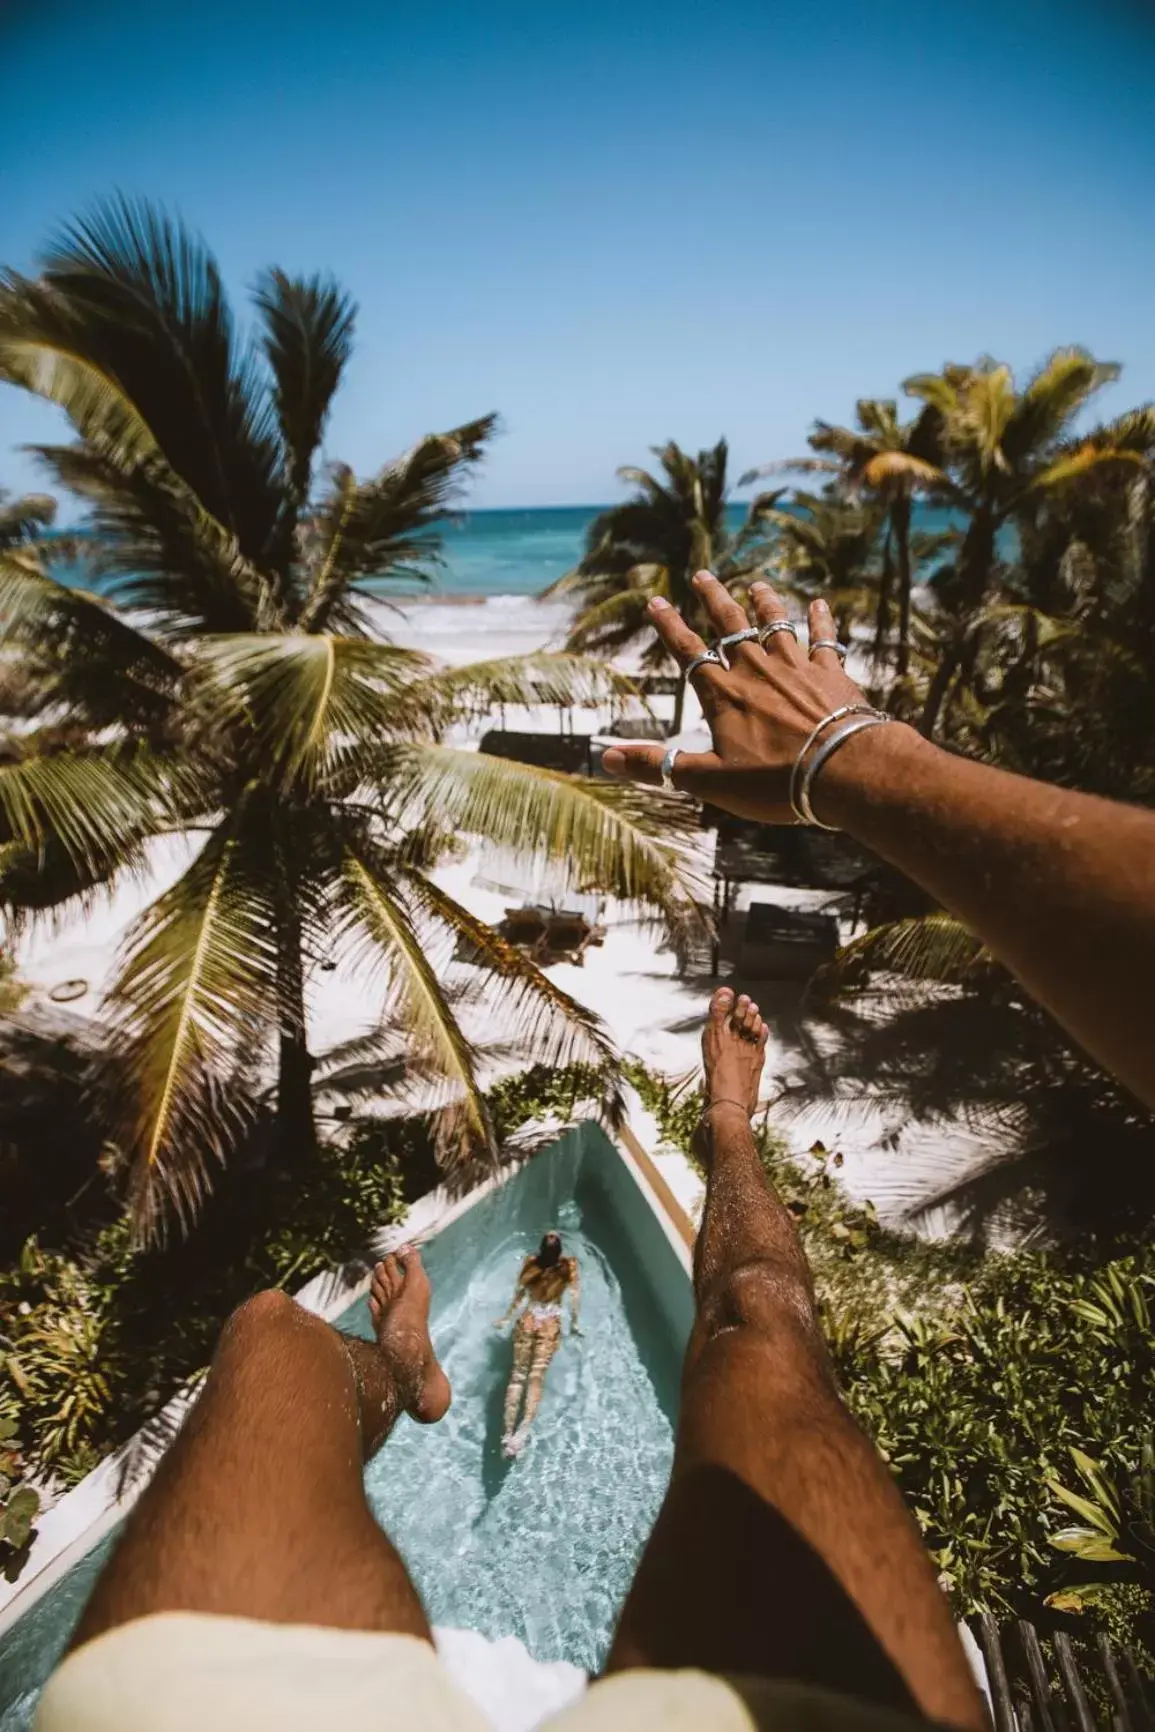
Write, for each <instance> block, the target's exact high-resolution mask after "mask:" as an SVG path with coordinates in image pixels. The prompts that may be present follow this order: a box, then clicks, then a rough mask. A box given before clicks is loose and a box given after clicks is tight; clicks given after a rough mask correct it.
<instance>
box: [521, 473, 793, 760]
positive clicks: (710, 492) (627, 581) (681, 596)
mask: <svg viewBox="0 0 1155 1732" xmlns="http://www.w3.org/2000/svg"><path fill="white" fill-rule="evenodd" d="M653 452H654V456H655V457H656V458H657V459H658V465H659V470H660V473H659V474H658V475H654V474H651V472H650V471H649V470H647V469H637V468H633V467H629V466H627V467H625V468H622V469H619V470H618V478H619V479H620V480H622V481H625V482H628V483H629V484H630V486H632V488H633V490H634V491H633V492H632V493H631V495H630V497H629V498H628V499H626V500H624V501H623V502H622V503H621V504H620V505H612V506H610V508H609V509H608V510H607V511H603V512H601V513H600V514H599V515H598V516H597V517H596V518H595V519H594V521H593V522H592V523H591V524H590V526H589V529H588V530H587V532H586V551H585V553H584V555H583V556H582V558H581V560H580V561H579V563H578V564H577V565H576V566H574V568H573V570H572V571H568V572H566V573H565V575H564V576H563V577H561V578H559V579H558V581H557V582H556V583H554V584H552V585H551V586H550V588H549V589H548V590H546V592H545V593H546V595H547V596H567V597H572V598H573V599H574V602H575V611H574V617H573V621H572V623H571V625H570V629H569V637H568V639H567V647H568V648H569V649H570V650H574V651H578V650H600V651H607V650H609V651H613V650H620V649H623V648H625V647H626V646H627V645H630V644H634V643H637V642H640V644H641V658H640V659H641V665H642V666H643V667H644V668H648V669H661V668H668V669H670V670H673V669H674V663H673V662H672V660H671V659H670V657H669V656H668V654H667V652H666V650H665V647H664V645H663V644H661V643H660V642H659V641H658V640H657V639H656V638H655V637H654V634H653V633H652V632H651V631H650V629H649V627H648V624H647V618H646V607H647V604H648V603H649V601H650V600H651V598H652V597H654V596H663V597H664V598H665V599H666V600H667V601H671V602H673V604H674V606H675V607H676V608H678V609H679V610H680V611H681V612H682V613H683V614H684V615H685V616H686V617H687V618H688V619H689V620H690V621H691V623H692V624H694V625H696V626H701V625H705V621H704V619H703V618H702V615H701V610H700V608H699V605H698V602H697V598H696V596H695V593H694V591H693V589H692V588H691V587H690V580H691V578H692V577H693V575H694V573H695V572H696V571H702V570H709V571H713V572H714V573H716V575H717V576H719V577H720V578H722V580H723V581H724V582H726V583H733V584H738V583H740V582H741V581H742V580H743V579H744V578H749V577H750V576H751V575H752V574H753V573H754V572H756V571H758V570H759V569H760V567H761V549H762V544H763V541H764V539H765V538H764V535H763V530H762V524H761V518H760V514H759V512H758V510H757V509H752V510H751V511H750V513H749V514H748V516H747V519H746V522H745V523H744V524H743V525H742V527H741V528H740V529H738V530H734V529H732V528H731V527H730V524H729V522H728V520H727V505H728V498H729V480H728V473H727V471H728V463H729V447H728V446H727V444H726V441H725V440H724V439H719V441H718V443H717V444H716V445H714V446H712V447H710V448H709V449H707V450H704V451H699V453H698V455H697V457H692V456H690V454H689V453H688V452H686V451H683V450H682V449H681V447H680V446H679V445H676V444H675V443H674V441H673V440H670V441H668V443H667V444H665V445H655V446H654V448H653ZM685 693H686V687H685V681H684V679H681V678H679V679H678V684H677V691H676V693H675V698H674V717H673V725H672V731H673V732H674V733H675V734H676V733H678V732H679V731H680V729H681V726H682V715H683V708H684V704H685Z"/></svg>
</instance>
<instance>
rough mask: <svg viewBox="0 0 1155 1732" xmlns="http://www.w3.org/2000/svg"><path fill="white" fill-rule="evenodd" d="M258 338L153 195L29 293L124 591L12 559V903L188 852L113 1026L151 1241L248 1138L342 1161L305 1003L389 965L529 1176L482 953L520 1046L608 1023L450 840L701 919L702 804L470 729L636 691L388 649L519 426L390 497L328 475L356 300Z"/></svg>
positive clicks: (44, 362) (119, 1117)
mask: <svg viewBox="0 0 1155 1732" xmlns="http://www.w3.org/2000/svg"><path fill="white" fill-rule="evenodd" d="M255 313H256V335H255V338H254V339H253V340H251V341H241V340H240V339H239V338H238V335H237V332H236V330H235V327H234V322H233V317H232V314H231V311H230V308H229V306H228V303H227V301H226V298H225V295H224V292H223V289H222V285H221V280H220V275H219V271H218V268H217V266H216V264H215V262H214V260H213V258H212V256H211V255H210V254H209V253H208V251H207V250H206V249H205V247H204V246H203V245H202V244H201V243H200V242H199V241H198V240H197V239H196V238H195V237H194V236H192V235H191V234H190V233H189V232H188V231H187V230H185V229H184V228H183V227H181V226H180V225H179V224H177V223H174V222H172V221H170V220H168V219H167V218H165V217H163V216H162V215H160V214H159V213H158V212H156V211H154V210H152V209H150V208H148V207H145V206H136V205H131V204H128V203H126V202H123V201H121V202H116V203H114V204H111V205H109V206H106V207H104V208H103V209H102V210H100V211H98V212H97V214H96V215H95V216H93V217H92V218H90V219H88V220H85V221H82V222H79V223H77V224H75V225H74V226H73V227H71V228H70V229H68V230H66V231H65V232H64V234H63V235H62V236H61V237H60V239H59V240H58V241H57V242H56V243H55V244H54V245H53V246H52V248H51V249H50V250H49V251H48V252H47V253H46V255H45V257H44V259H43V261H42V270H41V273H40V275H38V276H37V277H35V278H31V277H25V276H21V275H19V274H17V273H15V272H8V273H6V274H5V275H4V277H3V279H2V282H0V377H3V378H4V379H6V380H7V381H9V382H10V383H13V384H16V385H18V386H21V387H23V388H24V389H25V390H28V391H32V392H35V393H36V394H38V395H39V396H41V397H43V398H45V399H47V400H49V401H51V402H53V403H56V404H58V405H59V406H60V407H61V408H62V409H63V410H64V412H65V414H66V415H67V417H68V419H69V421H70V422H71V426H72V430H73V433H74V435H75V437H74V438H73V440H72V442H71V443H68V444H63V445H44V446H40V447H38V448H37V455H38V456H39V458H40V460H41V462H42V464H43V465H44V467H45V468H46V469H47V470H48V471H49V472H50V473H51V474H52V475H53V476H54V477H55V478H56V480H57V482H58V483H59V484H61V485H63V486H64V487H66V488H67V489H69V491H70V492H71V493H72V494H73V495H75V496H77V497H78V498H79V499H80V500H81V501H82V502H83V503H84V505H85V506H86V508H87V518H86V525H87V529H88V531H89V539H88V542H87V546H86V561H87V564H88V565H89V567H90V568H91V570H92V572H93V574H94V581H95V580H96V579H99V584H100V588H99V592H98V593H91V592H89V591H86V590H83V589H80V588H77V587H75V586H73V585H69V584H66V583H64V582H61V581H60V580H59V579H58V578H57V577H55V576H54V575H53V574H52V570H51V564H52V561H51V553H52V549H51V546H50V545H48V544H45V543H44V542H43V541H42V540H40V541H36V540H34V539H32V538H30V537H28V536H24V537H23V538H17V539H15V540H14V541H13V542H12V543H10V544H9V545H6V546H5V547H4V548H3V549H0V648H2V653H3V655H4V658H5V662H6V664H7V665H10V666H13V667H15V668H16V669H17V670H18V672H19V674H20V676H21V679H22V682H23V685H24V688H25V689H24V693H23V697H22V702H21V705H20V717H21V721H22V726H21V728H20V729H17V730H13V731H11V732H10V733H9V736H8V739H7V742H6V746H5V750H4V753H3V762H0V902H2V903H3V905H4V906H5V908H6V909H7V910H8V911H9V913H10V915H11V916H12V917H14V918H15V919H17V920H19V919H21V918H27V917H28V916H29V915H30V914H32V913H42V912H44V911H46V910H52V909H57V908H59V907H60V906H61V905H62V904H64V903H66V902H68V901H69V900H71V899H76V898H86V897H91V896H92V895H93V894H94V893H95V892H96V890H97V889H98V888H103V887H107V886H109V885H110V884H112V883H113V882H114V881H115V880H116V879H117V878H118V877H119V876H120V875H122V874H125V873H130V872H135V871H139V870H140V869H141V868H142V867H143V866H144V865H145V863H146V860H148V859H149V858H154V859H155V849H156V846H157V843H158V841H159V840H160V839H161V838H163V837H173V836H177V837H179V838H184V839H185V855H184V858H183V859H182V862H181V869H180V871H179V874H178V876H177V877H176V880H175V882H174V883H172V884H171V886H170V887H169V888H168V889H166V890H165V891H164V892H163V893H162V894H161V895H160V896H159V897H158V898H157V900H156V901H155V902H154V903H153V904H152V906H151V907H150V908H149V909H148V910H147V911H146V912H145V913H144V915H143V916H142V917H141V919H140V920H139V921H138V922H137V924H136V926H135V928H134V929H133V931H132V933H131V934H130V937H129V940H128V943H127V946H126V949H125V953H124V955H123V958H122V963H121V967H120V971H119V974H118V977H117V979H116V982H115V985H114V986H113V988H112V992H111V994H110V1001H109V1007H108V1015H109V1019H110V1023H111V1027H112V1030H113V1036H114V1044H115V1047H116V1050H117V1054H118V1059H119V1066H120V1073H121V1075H120V1080H121V1083H122V1085H123V1086H122V1087H121V1089H120V1092H119V1098H118V1100H117V1103H116V1107H115V1111H114V1112H113V1114H112V1117H111V1129H110V1132H109V1136H108V1141H109V1144H110V1145H111V1147H110V1152H109V1158H110V1161H111V1162H112V1164H113V1165H114V1166H115V1168H116V1170H117V1172H118V1174H119V1175H120V1182H121V1183H122V1185H123V1187H124V1189H125V1191H126V1193H127V1195H128V1196H129V1198H130V1201H131V1207H132V1212H133V1216H134V1220H135V1223H136V1227H137V1231H138V1233H139V1234H140V1235H142V1236H143V1237H146V1238H149V1237H157V1236H160V1235H162V1234H163V1233H164V1230H165V1228H166V1225H167V1224H168V1223H169V1222H170V1221H171V1220H172V1219H173V1218H174V1217H175V1218H176V1219H178V1220H180V1221H181V1222H182V1223H183V1224H184V1225H185V1226H186V1227H187V1226H188V1225H189V1223H190V1222H191V1221H192V1220H193V1219H194V1218H195V1215H196V1213H197V1211H198V1210H199V1209H200V1208H201V1206H202V1205H203V1202H204V1198H205V1195H206V1192H207V1190H208V1189H209V1186H210V1183H211V1180H212V1176H213V1172H214V1170H215V1169H216V1168H218V1167H219V1164H220V1163H221V1162H223V1161H224V1160H225V1159H226V1158H228V1156H229V1155H230V1154H231V1153H232V1152H234V1151H236V1150H237V1149H239V1148H241V1147H242V1146H244V1147H246V1148H247V1149H248V1150H249V1157H250V1158H253V1151H254V1149H255V1150H256V1151H257V1157H256V1158H259V1159H261V1160H263V1161H265V1162H271V1163H272V1164H273V1165H274V1166H276V1167H278V1168H296V1169H297V1170H298V1171H299V1172H301V1171H306V1170H308V1168H309V1165H310V1163H311V1162H313V1161H314V1160H315V1157H316V1153H317V1133H316V1123H315V1112H314V1098H313V1083H314V1076H313V1072H314V1067H315V1062H316V1061H315V1055H314V1054H313V1052H312V1051H311V1049H310V1045H309V1018H308V986H309V977H310V973H311V971H312V970H314V969H315V968H316V967H317V966H319V965H321V964H323V963H325V962H327V961H331V960H333V959H334V958H340V957H341V956H345V957H349V958H356V959H357V962H358V964H359V966H360V967H361V968H362V969H363V970H364V971H365V972H366V973H372V972H374V971H375V972H376V974H377V977H378V978H379V980H380V983H381V999H380V1002H381V1007H382V1022H383V1029H384V1038H385V1040H386V1044H388V1041H389V1040H390V1039H391V1040H392V1043H393V1046H394V1048H395V1049H400V1050H403V1052H404V1054H405V1058H406V1061H407V1064H406V1071H407V1075H408V1077H409V1078H410V1080H411V1081H412V1079H413V1078H414V1077H416V1078H417V1079H419V1080H422V1081H423V1082H424V1083H425V1084H426V1085H427V1090H426V1101H427V1104H430V1105H433V1106H436V1107H437V1109H438V1112H437V1142H438V1147H439V1150H440V1153H441V1156H442V1159H443V1160H444V1161H445V1162H446V1163H447V1164H449V1165H453V1164H455V1163H458V1164H459V1163H461V1162H464V1161H468V1160H474V1159H477V1158H479V1157H483V1156H485V1155H489V1156H492V1155H493V1154H494V1152H495V1148H496V1143H495V1137H494V1131H493V1126H492V1123H491V1120H490V1117H489V1114H488V1111H487V1108H486V1106H485V1101H484V1098H483V1094H482V1089H481V1083H480V1075H481V1068H482V1061H483V1058H484V1054H483V1053H482V1052H481V1050H480V1048H479V1044H478V1041H479V1035H478V1033H477V1032H476V1030H475V1032H474V1033H473V1034H471V1033H470V1031H469V1028H468V1019H467V1015H466V1013H467V1011H468V1004H467V1003H466V1002H465V1001H464V1000H463V999H462V998H461V997H460V996H459V997H458V998H456V999H455V997H454V994H453V991H452V989H451V987H450V985H449V984H447V974H446V967H445V964H446V963H447V961H448V958H449V956H450V954H451V953H452V951H453V950H454V948H455V946H457V945H467V946H468V950H469V954H470V957H471V959H472V963H473V968H474V970H475V973H474V977H473V978H474V980H475V982H480V983H481V986H482V987H483V989H484V991H485V994H486V1005H485V1034H486V1042H487V1044H489V1045H491V1046H501V1045H502V1044H503V1043H504V1044H508V1043H509V1042H510V1041H511V1040H514V1041H515V1042H520V1043H521V1044H520V1050H523V1051H524V1052H525V1053H527V1054H528V1055H529V1056H531V1057H535V1058H543V1059H548V1060H549V1061H550V1062H552V1063H565V1062H568V1061H569V1060H571V1059H576V1058H595V1059H603V1058H604V1057H605V1055H606V1053H607V1051H608V1050H609V1048H608V1037H607V1035H606V1033H605V1031H604V1029H603V1028H602V1026H601V1024H600V1023H599V1021H598V1019H597V1018H596V1017H594V1016H593V1015H591V1014H590V1013H589V1012H587V1011H586V1010H585V1009H584V1008H583V1007H581V1006H580V1005H578V1004H577V1003H576V1002H575V1001H574V1000H572V999H571V998H569V997H568V996H567V995H566V994H565V993H563V992H562V991H560V990H559V989H558V987H557V986H556V985H555V984H554V983H553V982H551V981H550V980H549V978H548V977H547V976H546V975H544V974H543V973H542V972H541V971H540V970H539V969H537V968H536V967H535V966H534V965H533V964H532V963H531V962H530V961H529V960H528V959H527V958H526V957H525V956H524V955H523V954H522V953H521V952H519V951H517V950H516V949H514V948H513V947H511V946H509V945H506V944H505V943H503V942H502V940H501V939H500V938H499V937H498V936H497V935H496V934H495V933H494V932H492V931H491V930H490V929H489V928H488V927H486V926H485V925H484V923H482V922H480V921H478V920H477V919H475V918H474V916H473V915H472V914H470V913H469V911H468V910H467V909H466V908H464V907H463V906H461V904H460V903H458V902H457V901H456V900H455V899H454V898H453V897H451V896H449V895H447V894H446V893H445V892H444V891H443V890H442V889H440V888H439V887H438V885H437V884H436V883H435V881H434V880H433V878H432V877H431V876H430V875H429V872H428V867H429V866H430V864H431V863H433V862H434V861H435V860H436V858H437V856H438V852H439V850H442V849H443V848H444V847H445V846H446V845H447V843H448V842H449V841H451V840H452V839H454V838H457V837H459V836H462V835H474V836H478V837H482V838H484V839H485V840H486V841H488V842H490V843H492V844H495V845H497V846H499V847H506V848H516V849H518V850H520V851H522V852H524V853H526V854H529V855H530V856H536V857H537V858H538V859H539V860H540V861H541V862H543V863H545V864H546V865H547V866H551V867H553V868H555V869H556V870H557V871H558V872H559V873H560V874H562V875H566V874H572V873H577V874H580V875H581V876H582V877H583V879H584V880H586V881H587V882H593V883H595V884H597V885H599V886H600V887H601V888H603V889H604V890H606V891H608V892H611V893H613V894H614V895H616V896H619V897H621V898H622V899H623V900H624V901H625V902H626V903H633V904H635V905H637V906H639V907H645V908H647V909H648V910H649V911H650V912H651V913H656V914H657V915H658V916H659V917H661V918H662V919H664V920H665V922H666V923H667V926H669V927H671V928H673V929H680V928H681V927H682V926H683V925H684V924H685V923H686V922H687V921H688V920H690V919H692V918H693V915H694V911H693V904H692V901H691V898H690V893H689V881H688V879H687V875H686V872H685V870H684V868H683V862H682V860H681V858H680V855H679V848H678V820H677V818H676V817H674V816H673V815H672V813H671V811H670V809H669V807H670V803H669V802H665V803H661V802H658V801H655V800H653V799H651V798H649V797H647V796H645V795H644V794H642V795H639V794H638V793H637V792H636V791H631V790H629V789H625V788H622V787H620V786H617V785H615V784H612V783H609V782H605V781H602V782H592V781H588V780H581V779H578V778H572V777H564V776H560V775H552V774H550V773H548V772H545V771H541V770H536V769H532V768H529V767H526V766H523V765H519V764H516V763H511V762H506V761H504V760H501V759H498V758H493V757H488V756H482V755H480V754H478V753H477V752H474V751H466V750H463V749H460V748H458V747H456V746H454V745H453V744H451V743H449V742H447V740H446V737H445V736H446V733H447V731H448V729H449V727H450V726H451V724H452V723H453V722H455V721H457V720H459V719H461V718H462V717H463V716H465V715H468V714H470V713H471V712H473V711H475V710H478V709H480V710H482V711H484V710H486V709H488V708H489V707H490V706H492V705H493V704H494V703H497V702H505V703H519V702H541V701H547V702H556V703H574V702H582V701H587V700H594V701H596V700H597V699H598V698H600V697H605V696H607V695H609V694H612V693H614V692H620V691H621V690H622V689H623V686H624V684H625V682H622V680H621V679H620V677H619V676H618V675H616V674H615V673H614V672H613V671H612V670H611V669H608V668H607V667H606V666H605V664H604V663H602V662H599V661H596V660H591V659H589V658H583V657H579V656H575V655H572V654H568V653H560V654H556V655H541V656H536V657H530V658H528V659H521V660H507V661H499V662H488V663H482V664H479V665H475V666H473V667H469V668H464V669H462V668H456V669H449V670H446V669H439V668H437V667H436V666H435V665H434V664H433V663H432V662H431V660H430V659H429V658H428V657H427V656H425V655H423V654H419V653H416V652H414V651H411V650H406V649H401V648H399V647H398V646H397V645H395V644H394V643H392V642H390V641H389V639H388V637H387V636H386V635H385V634H384V633H383V631H382V630H381V626H380V609H375V608H374V606H373V604H372V597H373V593H374V592H373V589H372V587H371V586H372V585H374V584H379V583H380V582H381V581H382V580H388V581H393V582H396V581H397V580H399V579H403V580H406V579H407V580H409V581H410V582H412V581H413V580H414V579H421V578H427V577H428V575H429V573H430V571H431V570H433V569H435V568H436V562H437V557H438V541H437V534H436V528H437V525H438V523H439V522H440V521H441V520H442V519H443V517H444V515H445V513H446V511H447V509H448V508H449V506H450V505H451V503H452V501H453V499H454V497H455V495H456V493H457V491H458V489H459V487H460V484H461V482H462V480H463V478H464V477H465V476H466V475H467V474H468V473H469V471H470V470H471V469H472V468H473V467H474V466H475V465H476V464H477V462H478V461H479V459H480V457H481V455H482V453H483V451H484V449H485V446H486V443H487V441H488V440H489V438H490V436H491V434H492V432H493V427H494V420H493V417H492V416H485V417H482V418H480V419H477V420H474V421H470V422H466V423H464V424H463V425H461V426H459V427H456V428H453V429H452V430H450V431H449V432H446V433H438V434H432V435H429V436H427V437H425V438H423V439H421V440H419V441H418V442H417V444H416V445H414V446H413V447H412V448H411V449H410V450H409V451H407V452H406V453H405V454H404V455H403V456H401V457H398V458H396V459H394V460H393V461H391V462H389V463H387V464H386V465H385V466H384V467H383V468H382V469H381V470H380V471H379V472H378V473H377V474H376V475H374V476H372V477H370V478H369V479H358V477H357V476H355V475H354V473H353V471H352V470H351V469H349V468H348V467H347V466H345V465H342V464H329V465H322V464H321V463H320V449H321V442H322V437H323V434H324V429H325V426H326V419H327V416H328V413H329V410H330V407H331V404H332V401H333V397H334V393H335V392H336V390H337V387H338V385H339V383H340V380H341V378H342V375H343V373H344V371H345V369H346V366H347V364H348V361H349V358H350V354H351V350H352V339H353V327H354V307H353V305H352V303H351V302H350V301H349V299H348V297H347V296H346V295H344V294H343V293H342V292H341V290H340V289H339V288H338V287H337V286H336V285H335V284H334V283H332V282H329V281H327V280H325V279H322V278H319V277H313V278H294V277H290V276H288V275H286V274H285V273H283V272H281V271H279V270H270V271H267V272H266V273H265V274H264V275H263V276H262V277H261V278H260V280H259V282H258V284H257V288H256V293H255ZM25 517H30V518H31V519H32V520H33V521H34V522H40V523H42V522H43V517H44V513H43V511H42V510H40V508H39V507H38V506H37V508H36V509H34V510H33V511H32V512H31V513H28V512H26V513H25ZM672 819H673V821H672V822H671V820H672ZM476 992H477V986H476V985H475V988H474V996H475V997H476ZM274 1055H275V1063H274V1065H273V1070H274V1072H275V1087H274V1090H273V1096H274V1101H273V1110H272V1112H271V1114H270V1115H267V1122H266V1120H265V1118H264V1117H263V1116H262V1114H261V1113H260V1112H259V1110H258V1108H259V1103H260V1102H261V1100H262V1092H263V1088H264V1085H265V1083H266V1081H267V1078H268V1075H269V1060H270V1057H272V1056H274ZM430 1088H433V1089H435V1090H436V1091H437V1092H435V1093H434V1094H433V1095H430V1094H429V1089H430ZM254 1139H255V1141H254Z"/></svg>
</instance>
